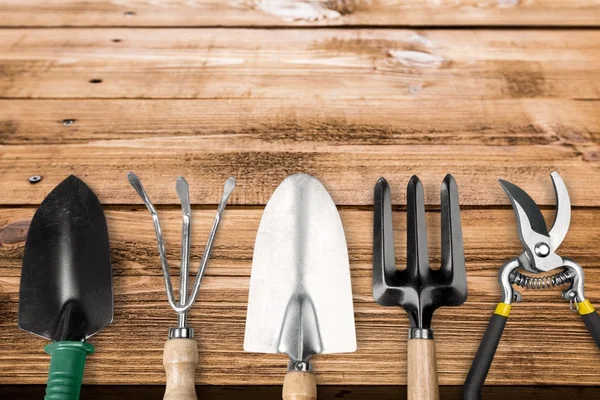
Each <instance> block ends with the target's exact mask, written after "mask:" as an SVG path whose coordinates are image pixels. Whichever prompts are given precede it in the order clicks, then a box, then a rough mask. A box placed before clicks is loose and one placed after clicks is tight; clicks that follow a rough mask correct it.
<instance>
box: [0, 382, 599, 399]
mask: <svg viewBox="0 0 600 400" xmlns="http://www.w3.org/2000/svg"><path fill="white" fill-rule="evenodd" d="M44 390H45V386H43V385H0V396H4V397H3V398H7V399H20V400H38V399H40V398H43V397H44ZM164 391H165V388H164V386H161V385H146V386H143V385H110V386H106V385H84V386H83V389H82V391H81V396H82V397H84V398H85V399H86V400H107V399H122V398H127V399H142V398H144V399H146V398H153V399H158V398H160V397H161V396H163V395H164ZM196 393H197V394H198V398H209V399H216V400H221V399H227V400H280V399H281V386H211V385H196ZM462 396H463V388H462V386H442V387H440V398H441V400H459V399H462ZM598 396H600V388H598V387H595V386H583V387H581V386H486V387H484V388H483V391H482V397H483V398H484V399H486V400H504V399H508V398H510V399H512V400H563V399H565V398H574V399H579V400H596V399H597V398H598ZM317 397H318V398H319V399H321V400H324V399H325V400H335V399H339V398H343V399H350V400H396V399H398V398H404V397H406V386H391V385H378V386H366V385H363V386H359V385H346V386H339V385H338V386H335V385H321V386H319V387H318V388H317Z"/></svg>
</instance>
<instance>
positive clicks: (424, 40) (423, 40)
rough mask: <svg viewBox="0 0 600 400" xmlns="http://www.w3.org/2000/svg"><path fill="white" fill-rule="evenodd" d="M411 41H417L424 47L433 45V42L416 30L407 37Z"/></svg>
mask: <svg viewBox="0 0 600 400" xmlns="http://www.w3.org/2000/svg"><path fill="white" fill-rule="evenodd" d="M409 40H410V41H411V42H413V43H417V44H420V45H423V46H425V47H433V42H432V41H431V40H429V39H428V38H426V37H425V36H423V35H419V34H418V33H417V32H414V33H413V34H412V35H411V36H410V39H409Z"/></svg>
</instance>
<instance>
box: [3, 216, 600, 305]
mask: <svg viewBox="0 0 600 400" xmlns="http://www.w3.org/2000/svg"><path fill="white" fill-rule="evenodd" d="M34 212H35V209H33V208H29V207H22V208H16V209H11V208H0V259H1V260H2V263H0V276H5V277H18V276H19V273H20V268H21V260H22V259H23V248H24V242H25V238H26V235H27V229H28V226H29V222H30V220H31V217H32V216H33V213H34ZM214 213H215V211H214V210H212V209H200V210H194V212H193V218H192V225H193V229H192V235H193V236H192V247H191V255H192V265H194V266H197V265H198V263H199V262H200V257H201V255H202V252H203V251H204V245H205V243H206V240H207V238H208V233H209V230H210V227H211V225H212V219H213V218H214ZM543 213H544V215H545V217H546V220H547V221H549V223H551V221H552V218H553V214H554V211H552V210H544V211H543ZM340 214H341V217H342V222H343V224H344V227H345V233H346V240H347V242H348V251H349V256H350V260H351V262H352V263H353V268H354V270H355V272H356V273H357V274H358V273H360V275H361V276H370V272H371V265H370V263H371V261H372V250H373V242H372V237H373V235H372V221H373V219H372V218H373V217H372V211H371V210H356V209H346V208H344V209H342V210H340ZM159 215H160V218H161V227H162V231H163V234H164V235H165V240H166V250H167V258H168V260H169V262H170V264H171V265H172V266H174V268H175V267H177V266H178V265H179V257H180V244H181V212H180V211H179V210H176V209H174V207H169V208H168V209H164V208H162V209H160V210H159ZM261 215H262V208H251V209H236V208H228V209H227V211H226V214H225V217H224V218H223V220H222V222H221V225H220V228H219V234H218V236H217V239H216V241H215V244H214V248H213V251H212V253H211V254H212V259H211V263H210V267H209V268H208V269H207V271H206V276H211V277H217V278H218V277H247V276H249V275H250V264H251V261H252V252H253V249H254V239H255V236H256V231H257V230H258V224H259V221H260V218H261ZM106 217H107V221H108V226H109V236H110V238H111V249H112V261H113V269H114V273H115V275H118V276H162V273H161V269H160V263H159V255H158V249H157V245H156V238H155V235H154V228H153V225H152V219H151V217H150V214H149V213H148V211H147V210H146V209H145V208H143V207H135V208H134V207H127V208H125V209H122V207H118V209H116V210H115V209H113V208H112V207H110V208H109V209H108V210H106ZM405 219H406V214H405V212H404V211H398V212H395V213H394V239H395V248H396V259H397V263H398V265H403V264H404V263H405V260H406V220H405ZM427 223H428V230H429V243H430V246H429V247H430V258H431V263H432V265H435V264H439V258H440V257H439V247H440V234H439V232H440V215H439V212H438V211H432V212H427ZM462 225H463V237H464V241H465V257H466V261H467V265H468V266H469V271H473V272H474V273H476V274H478V275H480V276H485V277H486V279H490V280H489V281H488V282H486V283H490V287H491V290H490V291H487V292H485V293H484V294H486V295H491V296H494V295H495V294H496V292H497V290H496V289H497V287H496V282H495V277H496V274H497V271H498V268H499V267H500V266H501V265H502V264H504V262H505V261H506V260H507V259H508V258H510V257H512V256H516V255H518V254H519V253H520V252H521V250H522V247H521V244H520V242H519V239H518V236H517V227H516V225H515V217H514V213H513V211H512V210H510V209H497V210H490V209H470V210H469V209H466V210H464V209H463V210H462ZM598 237H600V213H599V212H598V211H597V210H596V209H575V210H573V212H572V220H571V229H570V230H569V234H568V235H567V237H566V239H565V242H564V243H563V244H562V245H561V247H560V253H561V254H563V255H566V256H568V257H570V258H573V259H575V260H577V261H578V262H579V263H581V264H582V265H583V266H584V267H585V268H586V269H588V268H596V267H598V265H597V259H598V255H597V254H596V252H594V251H590V249H595V243H596V242H597V238H598ZM499 244H501V245H499ZM194 268H195V267H194ZM175 270H176V268H175ZM538 295H540V293H537V292H534V293H533V294H531V296H538ZM542 295H543V293H542ZM551 298H552V297H551ZM598 298H599V301H600V293H599V294H598Z"/></svg>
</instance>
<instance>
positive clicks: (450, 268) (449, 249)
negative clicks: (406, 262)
mask: <svg viewBox="0 0 600 400" xmlns="http://www.w3.org/2000/svg"><path fill="white" fill-rule="evenodd" d="M441 202H442V210H441V214H442V266H441V270H442V271H444V273H445V274H447V275H448V276H452V282H457V283H458V282H462V281H466V279H467V273H466V270H465V250H464V247H463V236H462V225H461V221H460V206H459V199H458V186H457V185H456V181H455V180H454V177H453V176H452V175H450V174H448V175H446V177H445V178H444V181H443V182H442V187H441Z"/></svg>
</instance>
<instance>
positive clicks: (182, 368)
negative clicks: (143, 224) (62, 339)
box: [127, 172, 235, 400]
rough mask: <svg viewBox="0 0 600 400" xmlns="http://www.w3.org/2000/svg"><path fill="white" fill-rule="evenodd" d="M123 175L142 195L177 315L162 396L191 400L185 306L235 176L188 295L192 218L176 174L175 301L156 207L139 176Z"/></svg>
mask: <svg viewBox="0 0 600 400" xmlns="http://www.w3.org/2000/svg"><path fill="white" fill-rule="evenodd" d="M127 179H128V180H129V183H130V184H131V186H133V188H134V189H135V190H136V191H137V193H138V194H139V195H140V197H141V198H142V201H143V202H144V204H145V205H146V207H147V208H148V211H150V214H151V215H152V220H153V222H154V231H155V232H156V241H157V242H158V251H159V253H160V261H161V266H162V271H163V276H164V279H165V288H166V291H167V299H168V301H169V304H170V305H171V307H172V308H173V310H175V312H176V313H177V314H178V315H179V323H178V325H177V327H176V328H171V329H169V339H168V340H167V342H166V344H165V350H164V353H163V363H164V367H165V371H166V373H167V387H166V389H165V396H164V399H165V400H193V399H196V389H195V383H194V374H195V371H196V365H197V364H198V345H197V343H196V340H195V339H194V329H193V328H191V327H189V326H188V323H187V314H188V311H189V309H190V308H191V307H192V305H193V304H194V301H195V300H196V297H198V292H199V290H200V283H201V281H202V277H203V276H204V272H205V270H206V264H207V262H208V259H209V257H210V252H211V250H212V246H213V242H214V239H215V235H216V234H217V228H218V227H219V222H220V221H221V214H222V213H223V210H224V209H225V205H226V204H227V199H228V198H229V195H230V194H231V192H232V191H233V188H234V187H235V179H234V178H229V179H227V181H225V187H224V189H223V196H222V197H221V201H220V202H219V206H218V208H217V214H216V215H215V219H214V222H213V225H212V229H211V231H210V234H209V236H208V242H207V243H206V249H205V250H204V255H203V256H202V261H201V262H200V269H199V270H198V273H197V274H196V278H195V280H194V286H193V289H192V292H191V294H190V295H189V297H188V282H187V281H188V278H189V276H188V272H189V263H190V233H191V220H192V207H191V205H190V189H189V186H188V183H187V181H186V180H185V178H183V177H182V176H180V177H178V178H177V183H176V185H175V186H176V189H177V194H178V195H179V200H180V201H181V211H182V213H183V227H182V234H181V268H180V283H179V302H176V301H175V296H174V294H173V285H172V283H171V276H170V274H169V264H168V262H167V254H166V250H165V244H164V240H163V234H162V230H161V229H160V222H159V219H158V213H157V212H156V208H155V207H154V205H153V204H152V202H151V201H150V198H149V197H148V194H147V193H146V191H145V190H144V187H143V186H142V183H141V182H140V180H139V178H138V177H137V176H136V175H135V174H134V173H133V172H129V173H128V174H127Z"/></svg>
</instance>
